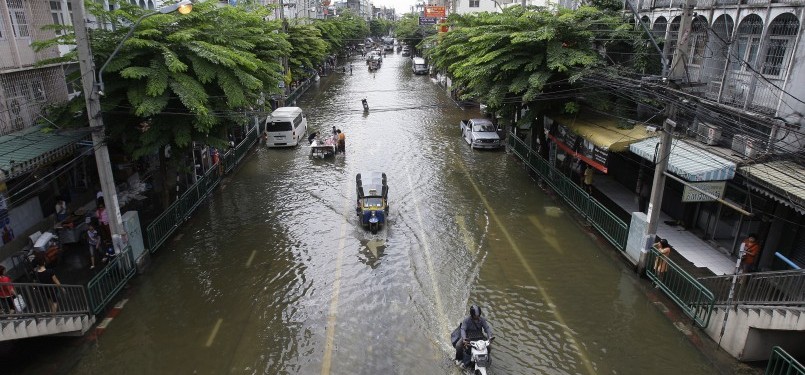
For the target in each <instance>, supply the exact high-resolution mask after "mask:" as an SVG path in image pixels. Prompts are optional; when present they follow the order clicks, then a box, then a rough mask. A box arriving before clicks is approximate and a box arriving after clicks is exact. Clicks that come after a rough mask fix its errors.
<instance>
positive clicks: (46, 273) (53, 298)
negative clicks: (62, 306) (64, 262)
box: [34, 259, 62, 314]
mask: <svg viewBox="0 0 805 375" xmlns="http://www.w3.org/2000/svg"><path fill="white" fill-rule="evenodd" d="M34 261H35V262H36V264H35V265H34V266H35V267H36V268H35V269H34V275H35V276H36V277H35V279H36V280H35V281H36V282H38V283H40V284H45V285H55V286H58V288H56V287H46V288H43V290H42V293H43V294H44V296H45V299H47V301H48V302H49V303H50V312H51V313H53V314H55V313H56V311H57V310H58V309H59V297H60V296H61V289H62V288H61V282H60V281H59V278H58V277H56V272H55V271H53V270H52V269H48V268H45V261H44V260H43V259H34Z"/></svg>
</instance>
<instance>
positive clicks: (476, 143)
mask: <svg viewBox="0 0 805 375" xmlns="http://www.w3.org/2000/svg"><path fill="white" fill-rule="evenodd" d="M461 136H462V137H463V138H464V140H465V141H467V144H469V145H470V147H472V148H500V147H502V146H503V142H501V141H500V136H499V135H498V131H497V128H496V127H495V125H494V124H492V121H490V120H487V119H485V118H473V119H469V120H461Z"/></svg>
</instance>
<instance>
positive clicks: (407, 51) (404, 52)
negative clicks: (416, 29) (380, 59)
mask: <svg viewBox="0 0 805 375" xmlns="http://www.w3.org/2000/svg"><path fill="white" fill-rule="evenodd" d="M402 55H403V56H411V48H409V47H408V46H403V48H402Z"/></svg>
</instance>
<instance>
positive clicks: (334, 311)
mask: <svg viewBox="0 0 805 375" xmlns="http://www.w3.org/2000/svg"><path fill="white" fill-rule="evenodd" d="M350 174H351V172H349V171H348V172H347V176H349V175H350ZM349 181H350V179H349V178H347V183H346V184H345V187H346V189H345V191H346V194H347V196H349V194H350V189H349ZM349 203H350V200H349V199H347V200H346V202H345V204H344V210H343V212H350V211H349ZM347 217H348V216H347ZM347 217H344V221H343V222H342V223H341V233H340V237H341V240H340V241H339V242H338V255H337V256H336V261H335V280H334V281H333V296H332V298H331V299H330V310H329V311H328V313H327V328H326V330H327V340H326V341H325V344H324V358H323V359H322V364H321V373H322V375H327V374H329V373H330V370H331V368H332V362H333V348H334V344H335V321H336V317H337V315H338V296H339V293H340V292H341V260H342V259H343V258H344V247H345V244H346V242H347V225H348V224H349V220H347Z"/></svg>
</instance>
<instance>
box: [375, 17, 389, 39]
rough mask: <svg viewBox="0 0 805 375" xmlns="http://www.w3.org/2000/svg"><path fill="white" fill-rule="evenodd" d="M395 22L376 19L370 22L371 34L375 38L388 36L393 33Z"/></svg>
mask: <svg viewBox="0 0 805 375" xmlns="http://www.w3.org/2000/svg"><path fill="white" fill-rule="evenodd" d="M392 25H393V22H391V21H389V20H386V19H379V18H375V19H372V21H370V22H369V34H370V35H374V36H386V35H389V31H391V26H392Z"/></svg>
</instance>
